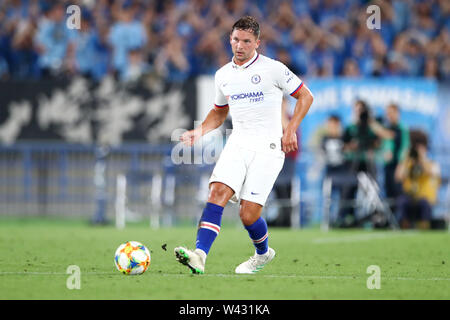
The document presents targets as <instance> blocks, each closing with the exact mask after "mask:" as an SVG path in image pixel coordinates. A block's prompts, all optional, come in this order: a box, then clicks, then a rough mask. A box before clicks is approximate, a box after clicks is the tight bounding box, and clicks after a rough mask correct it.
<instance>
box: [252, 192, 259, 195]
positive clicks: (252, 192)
mask: <svg viewBox="0 0 450 320" xmlns="http://www.w3.org/2000/svg"><path fill="white" fill-rule="evenodd" d="M250 193H251V194H253V195H258V194H259V193H255V192H250Z"/></svg>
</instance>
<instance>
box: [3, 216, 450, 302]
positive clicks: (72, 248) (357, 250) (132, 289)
mask: <svg viewBox="0 0 450 320" xmlns="http://www.w3.org/2000/svg"><path fill="white" fill-rule="evenodd" d="M195 234H196V227H195V226H192V227H177V228H161V229H159V230H153V229H150V228H149V227H148V226H147V225H146V224H145V223H143V224H141V225H132V226H127V228H125V229H124V230H117V229H115V228H114V227H113V226H105V227H92V226H89V225H87V224H84V223H81V222H70V221H63V222H61V221H54V220H49V219H44V220H37V219H31V220H20V221H18V220H14V219H3V218H2V219H0V299H162V300H165V299H170V300H182V299H204V300H219V299H225V300H228V299H230V300H240V299H243V300H244V299H249V300H259V299H275V300H279V299H282V300H298V299H450V255H449V253H450V251H449V244H450V233H448V232H442V231H440V232H431V231H429V232H418V231H411V232H391V231H365V230H346V231H344V230H336V231H330V232H328V233H324V232H321V231H320V230H318V229H304V230H283V229H276V228H272V229H269V236H270V239H269V244H270V246H271V247H273V248H274V249H275V250H276V252H277V256H276V258H275V259H274V260H273V262H272V263H270V264H269V265H267V266H266V267H265V268H264V269H263V270H262V271H260V272H259V273H258V274H255V275H235V274H234V268H235V267H236V265H238V264H239V263H241V262H243V261H244V260H246V259H247V258H248V257H249V256H250V255H251V254H252V253H253V250H254V249H253V246H252V244H251V242H250V240H249V238H248V235H247V232H246V231H245V229H244V228H239V227H237V226H235V225H224V226H223V228H222V229H221V232H220V234H219V236H218V238H217V239H216V241H215V243H214V245H213V248H212V249H211V252H210V255H209V257H208V260H207V265H206V273H205V274H204V275H191V274H190V272H189V270H188V269H187V268H186V267H184V266H182V265H180V264H179V263H177V262H176V261H175V258H174V255H173V248H174V247H175V246H178V245H186V246H189V247H192V245H193V244H194V241H195ZM127 240H136V241H140V242H142V243H144V244H145V245H146V246H147V247H148V248H149V249H150V250H151V255H152V261H151V266H150V268H149V269H148V270H147V271H146V272H145V273H144V274H143V275H140V276H125V275H123V274H121V273H119V272H118V271H117V270H116V268H115V266H114V261H113V258H114V252H115V250H116V248H117V247H118V246H119V245H120V244H121V243H122V242H125V241H127ZM164 244H166V245H167V246H166V249H167V250H166V251H165V250H164V249H163V248H162V246H163V245H164ZM69 265H77V266H79V268H80V270H81V288H80V289H79V290H78V289H73V290H69V289H68V288H67V285H66V282H67V279H68V277H69V276H70V275H69V274H67V273H66V270H67V267H68V266H69ZM370 265H377V266H379V268H380V284H381V287H380V289H368V288H367V279H368V277H370V276H371V274H370V273H367V268H368V267H369V266H370Z"/></svg>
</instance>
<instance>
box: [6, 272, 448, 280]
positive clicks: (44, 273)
mask: <svg viewBox="0 0 450 320" xmlns="http://www.w3.org/2000/svg"><path fill="white" fill-rule="evenodd" d="M1 275H44V276H47V275H48V276H67V275H69V274H67V273H64V272H12V271H11V272H8V271H6V272H5V271H0V276H1ZM81 275H94V276H95V275H114V276H123V275H122V274H119V273H112V272H82V273H81ZM151 275H153V276H163V277H190V276H193V275H191V274H178V273H175V274H168V273H157V274H156V273H153V274H151ZM245 276H247V277H252V276H253V275H238V274H224V273H215V274H202V275H196V276H195V277H199V278H202V277H223V278H239V277H241V278H242V277H245ZM256 277H258V278H279V279H283V278H285V279H289V278H296V279H319V280H329V279H334V280H356V279H366V276H345V275H343V276H321V275H298V274H258V275H257V276H256ZM382 280H399V281H450V278H440V277H434V278H411V277H382Z"/></svg>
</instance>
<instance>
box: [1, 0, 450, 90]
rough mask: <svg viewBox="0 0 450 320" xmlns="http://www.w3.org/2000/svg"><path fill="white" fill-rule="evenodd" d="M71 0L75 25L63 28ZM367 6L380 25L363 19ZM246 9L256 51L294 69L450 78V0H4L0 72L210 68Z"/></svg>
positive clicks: (184, 74)
mask: <svg viewBox="0 0 450 320" xmlns="http://www.w3.org/2000/svg"><path fill="white" fill-rule="evenodd" d="M73 4H75V5H78V6H79V7H80V8H81V28H80V29H79V30H71V29H69V28H67V26H66V21H67V18H68V17H69V14H68V13H67V12H66V8H67V7H68V6H69V5H73ZM371 4H375V5H378V6H379V8H380V13H381V29H379V30H376V29H375V30H370V29H368V28H367V25H366V21H367V19H368V17H369V16H370V13H367V12H366V10H367V7H368V6H369V5H371ZM247 14H249V15H253V16H255V17H256V18H257V19H258V21H260V25H261V35H262V38H261V40H262V46H261V48H260V52H261V53H263V54H265V55H267V56H270V57H273V58H277V59H279V60H281V61H283V62H284V63H285V64H287V65H288V66H289V67H290V68H291V69H292V70H293V71H294V72H296V73H297V74H299V75H300V76H307V77H313V76H317V77H332V76H349V77H358V76H425V77H429V78H434V79H438V80H440V81H447V80H450V1H448V0H378V1H370V2H368V1H364V0H305V1H293V0H292V1H280V0H254V1H244V0H214V1H213V0H96V1H94V0H70V1H50V0H2V1H0V77H1V78H17V79H21V78H42V77H47V76H59V75H71V74H83V75H86V76H89V77H92V78H93V79H97V80H99V79H101V78H102V77H104V76H105V75H107V74H115V75H117V76H118V77H119V78H120V79H122V80H125V81H127V80H134V79H138V78H139V77H140V76H141V75H143V74H147V73H151V74H155V75H158V76H160V77H163V78H165V79H168V80H170V81H184V80H186V79H187V78H189V77H193V76H197V75H201V74H213V73H214V72H215V71H216V70H217V69H218V68H219V67H221V66H222V65H224V64H225V63H227V62H228V61H230V59H231V57H232V53H231V50H230V48H229V43H228V41H229V37H228V35H229V32H230V28H231V26H232V24H233V23H234V22H235V21H236V20H237V19H238V18H240V17H241V16H244V15H247Z"/></svg>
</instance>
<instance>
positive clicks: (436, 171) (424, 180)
mask: <svg viewBox="0 0 450 320" xmlns="http://www.w3.org/2000/svg"><path fill="white" fill-rule="evenodd" d="M427 148H428V138H427V135H426V134H425V133H423V132H422V131H418V130H412V131H411V148H410V149H409V153H408V155H407V157H406V158H405V159H404V160H403V161H402V162H400V164H399V166H398V167H397V170H396V172H395V178H396V179H397V181H399V182H401V183H402V186H403V194H402V195H401V196H400V197H399V198H398V201H397V206H398V211H397V213H398V216H397V218H398V220H399V223H400V226H401V227H402V228H410V227H417V228H420V229H429V228H430V221H431V217H432V209H433V205H434V204H435V203H436V200H437V193H438V189H439V184H440V168H439V164H438V163H436V162H434V161H432V160H431V159H429V158H428V156H427Z"/></svg>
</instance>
